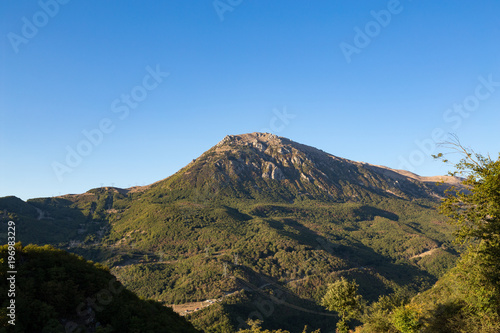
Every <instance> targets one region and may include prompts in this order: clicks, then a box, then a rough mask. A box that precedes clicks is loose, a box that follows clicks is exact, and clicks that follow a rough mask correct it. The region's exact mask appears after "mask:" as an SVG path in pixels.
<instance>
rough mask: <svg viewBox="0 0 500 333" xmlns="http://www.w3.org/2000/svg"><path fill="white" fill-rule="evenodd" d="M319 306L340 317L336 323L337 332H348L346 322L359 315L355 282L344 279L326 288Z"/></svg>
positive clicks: (360, 307)
mask: <svg viewBox="0 0 500 333" xmlns="http://www.w3.org/2000/svg"><path fill="white" fill-rule="evenodd" d="M321 305H323V306H324V307H326V308H327V309H328V310H330V311H335V312H337V313H338V314H339V316H340V321H339V322H338V323H337V330H338V331H339V332H348V331H349V326H348V324H347V322H348V321H349V320H351V319H354V318H357V317H358V316H359V315H360V313H361V309H362V306H361V296H360V295H358V285H357V284H356V282H355V281H352V282H349V281H348V280H346V279H345V278H344V277H342V278H340V280H337V281H335V282H334V283H332V284H330V285H329V286H328V289H327V290H326V293H325V296H324V297H323V299H322V300H321Z"/></svg>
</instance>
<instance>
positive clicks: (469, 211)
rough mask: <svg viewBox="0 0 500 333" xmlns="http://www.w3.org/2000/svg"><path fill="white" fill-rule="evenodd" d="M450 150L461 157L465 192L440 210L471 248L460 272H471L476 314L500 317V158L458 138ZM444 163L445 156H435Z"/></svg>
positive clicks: (457, 193)
mask: <svg viewBox="0 0 500 333" xmlns="http://www.w3.org/2000/svg"><path fill="white" fill-rule="evenodd" d="M446 146H448V147H449V148H451V149H452V150H453V151H455V152H458V153H459V154H460V155H461V157H462V158H461V160H460V161H459V163H457V164H456V165H455V168H456V171H455V172H452V173H450V175H453V176H456V175H458V176H462V177H464V178H465V179H464V181H463V182H462V185H463V186H464V187H465V189H463V188H462V189H460V188H454V189H452V190H450V191H449V192H448V193H447V197H446V198H445V199H444V200H443V202H442V204H441V206H440V212H441V213H442V214H444V215H446V216H448V217H449V219H450V222H451V223H452V224H454V225H456V226H457V232H456V234H457V241H459V242H461V243H462V244H466V245H468V251H467V252H466V253H465V254H464V256H463V258H462V260H461V262H459V264H458V266H457V268H458V269H462V270H464V272H465V271H467V272H468V273H469V275H471V276H469V278H468V279H467V284H468V285H469V287H470V289H469V290H470V292H469V293H468V294H470V295H475V297H476V299H478V300H480V302H479V301H477V302H475V303H478V304H476V305H474V304H470V303H469V302H468V303H469V304H468V307H475V308H476V309H479V310H475V313H481V314H484V317H485V318H486V317H487V318H499V316H500V278H499V277H500V155H499V158H498V159H497V160H496V161H495V160H493V159H491V158H490V156H483V155H481V154H478V153H476V152H475V151H473V150H472V149H470V148H465V147H464V146H463V145H462V144H461V143H460V141H459V140H458V138H457V137H455V138H454V140H453V141H452V142H447V143H446ZM435 157H437V158H441V159H443V160H444V161H445V162H447V160H445V159H444V158H443V154H438V155H437V156H435ZM495 320H496V319H495Z"/></svg>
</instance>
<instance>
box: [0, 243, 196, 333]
mask: <svg viewBox="0 0 500 333" xmlns="http://www.w3.org/2000/svg"><path fill="white" fill-rule="evenodd" d="M7 257H8V246H6V245H5V246H2V247H0V258H1V260H2V262H5V263H6V262H7ZM6 267H7V265H2V268H1V271H0V276H1V279H0V292H1V293H2V295H7V294H8V293H7V291H8V290H9V287H10V284H9V283H8V282H9V281H8V280H7V277H8V276H11V275H12V274H10V273H7V269H6ZM16 270H17V274H16V275H15V284H16V288H14V289H12V288H11V289H12V290H15V297H13V298H11V299H14V300H15V309H16V319H15V326H12V325H9V324H8V321H9V320H11V319H12V318H11V317H8V316H7V314H8V313H10V312H7V306H8V305H9V304H10V303H9V299H8V298H7V297H2V302H1V303H2V310H1V312H0V325H1V327H2V328H0V331H3V332H32V333H37V332H50V333H59V332H61V333H62V332H107V333H112V332H169V333H173V332H178V333H195V332H198V331H197V330H195V329H194V328H193V327H192V325H191V324H189V323H188V322H187V321H186V320H184V319H183V318H181V317H180V316H178V315H177V314H175V313H174V312H173V311H172V310H171V309H169V308H165V307H163V306H162V305H161V304H159V303H157V302H154V301H145V300H142V299H140V298H138V297H137V296H136V295H134V294H133V293H132V292H130V291H129V290H127V289H125V288H124V287H123V285H121V283H120V282H118V281H116V278H115V277H114V276H113V275H111V274H110V273H109V271H108V270H107V269H106V268H104V267H103V266H101V265H99V264H94V263H92V262H87V261H86V260H84V259H83V258H82V257H77V256H75V255H72V254H68V253H67V252H65V251H62V250H57V249H54V248H53V247H50V246H43V247H40V246H36V245H29V246H26V247H22V246H21V245H20V243H18V244H17V245H16ZM9 311H10V310H9Z"/></svg>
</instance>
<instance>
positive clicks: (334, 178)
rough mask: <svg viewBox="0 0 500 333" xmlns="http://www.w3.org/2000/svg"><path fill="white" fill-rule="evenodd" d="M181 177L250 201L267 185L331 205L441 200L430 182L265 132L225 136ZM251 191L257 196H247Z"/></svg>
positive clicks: (265, 189) (440, 193)
mask: <svg viewBox="0 0 500 333" xmlns="http://www.w3.org/2000/svg"><path fill="white" fill-rule="evenodd" d="M181 178H183V179H184V183H187V182H188V183H190V184H193V186H194V185H196V186H204V187H207V188H210V190H213V191H215V192H216V191H219V189H226V188H230V189H232V191H233V192H231V193H234V192H238V191H242V192H243V193H244V194H242V195H247V196H249V197H251V196H252V195H260V194H261V193H264V192H266V193H268V194H269V195H270V196H274V195H275V194H274V193H271V192H272V189H271V188H270V187H269V185H271V184H272V185H273V187H272V188H274V186H280V189H281V191H282V192H281V193H282V194H280V195H283V196H286V198H287V199H290V198H292V199H293V197H294V196H296V195H305V196H308V198H321V199H322V200H323V199H326V200H336V201H342V200H358V199H359V200H361V198H363V197H367V198H369V197H370V196H371V195H372V194H377V195H382V196H387V195H389V196H396V197H401V198H414V197H419V198H420V197H437V196H442V191H437V190H436V188H435V186H431V185H430V184H431V182H430V180H431V179H429V181H426V180H427V179H422V177H418V176H417V175H411V174H410V175H409V174H408V173H405V172H403V171H401V170H393V169H390V168H385V167H380V166H374V165H370V164H367V163H362V162H356V161H351V160H348V159H345V158H341V157H337V156H334V155H331V154H328V153H325V152H324V151H322V150H320V149H317V148H314V147H311V146H307V145H303V144H300V143H297V142H294V141H292V140H289V139H287V138H284V137H279V136H276V135H274V134H269V133H248V134H241V135H228V136H226V137H225V138H224V139H223V140H222V141H221V142H219V143H218V144H217V145H215V146H214V147H213V148H211V149H210V150H208V151H207V152H205V153H204V154H203V155H202V156H200V157H199V158H197V159H196V160H195V161H194V162H193V163H192V164H190V166H189V168H188V169H186V170H185V172H184V176H182V177H181ZM432 180H433V179H432ZM446 181H447V180H446V179H445V182H446ZM255 188H258V189H259V193H258V194H255V193H254V194H251V193H253V191H254V189H255ZM283 193H284V194H283ZM297 193H298V194H297Z"/></svg>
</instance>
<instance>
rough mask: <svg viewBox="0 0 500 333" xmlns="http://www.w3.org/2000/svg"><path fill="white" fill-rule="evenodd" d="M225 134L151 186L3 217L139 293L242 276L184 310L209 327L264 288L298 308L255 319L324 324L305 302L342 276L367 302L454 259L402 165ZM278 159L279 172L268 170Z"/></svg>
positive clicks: (170, 295)
mask: <svg viewBox="0 0 500 333" xmlns="http://www.w3.org/2000/svg"><path fill="white" fill-rule="evenodd" d="M233 139H234V138H233ZM233 139H231V140H228V141H227V142H226V143H224V144H223V145H221V146H216V147H214V148H212V149H210V150H209V151H208V152H206V153H205V154H203V155H202V156H200V158H198V159H196V160H195V161H193V162H192V163H190V164H189V165H188V166H186V167H185V168H183V169H182V170H180V171H179V172H178V173H176V174H175V175H173V176H171V177H169V178H167V179H165V180H163V181H160V182H157V183H155V184H152V185H151V186H148V187H144V188H139V189H133V190H124V189H116V188H98V189H92V190H90V191H88V192H87V193H84V194H81V195H67V196H63V197H57V198H40V199H34V200H29V202H27V203H24V202H22V200H19V199H17V198H14V199H13V198H6V199H5V200H2V199H3V198H0V214H2V213H3V212H6V213H4V214H3V215H2V216H3V217H2V219H1V220H0V221H6V220H7V219H13V220H15V221H16V225H17V226H19V231H20V232H18V234H19V237H20V239H21V240H23V241H24V242H38V243H40V244H42V243H50V244H53V245H56V246H58V247H61V248H65V249H68V250H69V251H72V252H74V253H77V254H80V255H83V256H84V257H86V258H87V259H92V260H95V261H97V262H100V263H103V264H106V265H108V266H110V267H111V272H112V273H113V274H114V275H116V276H117V277H118V278H119V280H120V281H122V282H123V284H124V285H125V286H126V287H127V288H130V289H131V290H133V291H134V292H135V293H137V294H138V295H139V296H140V297H143V298H153V299H155V300H161V301H162V302H163V303H166V304H172V303H175V304H179V303H185V302H192V301H201V300H204V299H207V298H219V297H221V296H222V295H224V294H226V293H232V292H234V291H237V290H239V289H241V288H242V286H244V287H245V288H246V289H247V291H248V293H249V296H248V297H246V298H245V297H242V298H240V299H239V301H238V302H239V303H237V304H228V303H224V305H220V306H211V307H209V308H208V309H204V310H201V311H199V312H197V313H194V314H191V315H189V318H190V320H193V322H195V323H196V325H197V327H199V328H203V329H206V330H207V331H210V332H226V331H227V332H229V331H228V330H229V326H232V327H233V328H234V327H235V326H238V324H239V322H238V318H247V317H248V316H249V313H253V312H254V311H256V309H255V302H257V303H258V302H259V297H264V295H263V294H262V293H264V294H265V295H269V294H271V293H273V292H277V291H281V292H283V293H285V294H286V295H287V297H289V298H290V299H289V301H290V302H291V303H290V304H291V305H292V306H297V304H300V306H301V308H303V310H296V309H294V310H293V311H292V310H291V309H292V307H287V306H285V305H283V304H280V305H279V306H278V305H273V306H274V312H273V315H272V316H269V317H266V318H264V323H263V325H262V326H263V327H265V328H266V329H278V328H283V329H287V330H289V331H290V332H293V333H299V332H300V329H301V328H302V327H303V326H304V325H305V324H310V327H313V329H317V328H320V327H321V328H328V327H331V326H332V325H331V320H330V319H331V318H330V317H328V316H313V315H311V314H310V312H311V311H313V312H321V311H324V310H323V309H321V308H320V307H319V306H318V304H317V303H319V302H320V301H321V298H322V296H323V295H324V294H325V292H326V288H327V284H328V283H331V282H334V281H336V280H338V279H339V278H340V277H346V278H348V279H351V280H352V279H355V280H356V281H357V282H358V283H359V284H360V286H359V293H360V294H362V295H363V297H364V299H366V300H367V301H375V300H377V299H378V298H379V296H380V295H383V294H389V293H391V292H394V291H398V290H404V291H405V292H406V293H407V294H411V295H414V294H415V293H417V292H419V291H422V290H423V289H425V288H427V287H428V286H430V285H432V283H434V282H435V281H436V280H437V278H438V277H440V276H442V275H443V274H444V273H445V272H446V271H447V270H448V269H449V268H450V267H451V266H453V264H454V258H455V257H456V255H455V251H454V250H455V249H456V246H455V245H453V244H452V243H451V241H452V237H450V234H451V231H452V228H451V227H450V226H449V225H447V224H445V223H444V219H443V218H442V217H440V216H439V215H438V214H437V212H436V207H437V202H436V200H435V197H434V196H433V194H434V193H435V192H433V191H434V190H433V189H432V188H431V186H430V185H424V184H422V183H419V182H417V181H413V180H411V179H407V180H405V179H403V178H402V177H401V176H400V175H396V176H397V177H396V178H397V179H398V181H397V182H396V181H395V179H396V178H391V176H387V172H388V170H383V172H380V170H379V168H378V167H375V166H367V165H363V164H359V163H352V162H350V161H347V160H343V159H339V158H334V157H332V156H331V155H328V154H325V153H323V152H321V151H319V150H317V149H314V148H312V147H307V146H303V145H300V144H296V143H293V142H291V141H287V140H286V141H281V143H280V144H279V145H277V146H274V145H267V146H266V147H267V148H266V147H264V148H263V149H262V150H259V149H255V148H254V147H253V146H252V144H246V143H245V144H240V143H238V142H237V140H236V139H235V140H233ZM271 163H272V164H271ZM273 165H274V166H273ZM275 167H279V168H280V170H281V172H282V174H283V175H284V179H277V178H276V179H272V177H271V178H270V177H269V176H265V175H264V176H263V174H265V173H272V170H275ZM389 175H391V174H390V173H389ZM15 199H17V200H15ZM37 209H39V210H41V211H42V212H43V213H44V214H43V216H40V215H39V212H38V210H37ZM38 218H40V219H38ZM2 232H3V231H2V230H0V237H4V236H5V234H3V233H2ZM428 251H434V252H432V255H429V256H422V257H420V256H419V255H421V254H423V253H426V252H428ZM236 258H237V259H236ZM249 284H250V285H253V286H262V285H267V286H268V288H269V290H267V289H266V290H260V289H259V288H258V287H256V288H253V289H252V288H249V287H248V285H249ZM308 311H309V312H308ZM321 317H325V318H326V319H325V320H324V321H322V320H321V319H318V318H321ZM217 318H219V319H217ZM218 321H219V323H220V325H218ZM281 323H284V324H283V325H286V326H281ZM102 329H103V330H104V329H106V328H105V327H103V328H102Z"/></svg>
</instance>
